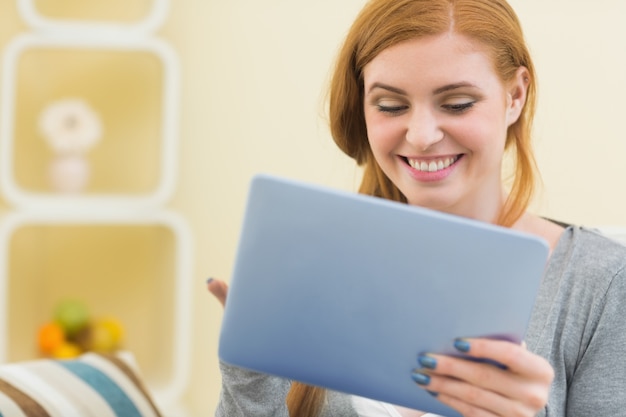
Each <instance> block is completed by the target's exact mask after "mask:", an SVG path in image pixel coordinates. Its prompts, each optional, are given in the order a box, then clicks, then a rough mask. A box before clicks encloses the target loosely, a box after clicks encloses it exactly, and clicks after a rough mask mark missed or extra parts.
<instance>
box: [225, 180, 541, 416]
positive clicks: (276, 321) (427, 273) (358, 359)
mask: <svg viewBox="0 0 626 417" xmlns="http://www.w3.org/2000/svg"><path fill="white" fill-rule="evenodd" d="M547 256H548V247H547V244H546V243H545V242H544V241H543V240H541V239H538V238H536V237H533V236H529V235H526V234H521V233H518V232H514V231H511V230H509V229H505V228H501V227H497V226H493V225H489V224H485V223H482V222H477V221H473V220H468V219H466V218H462V217H457V216H451V215H447V214H443V213H439V212H435V211H431V210H427V209H422V208H418V207H412V206H409V205H405V204H400V203H395V202H390V201H387V200H383V199H379V198H374V197H369V196H363V195H357V194H352V193H348V192H344V191H338V190H331V189H327V188H323V187H319V186H315V185H310V184H304V183H300V182H297V181H293V180H287V179H282V178H278V177H274V176H270V175H258V176H256V177H255V178H254V179H253V181H252V185H251V188H250V192H249V196H248V203H247V207H246V213H245V217H244V222H243V228H242V231H241V236H240V241H239V247H238V251H237V258H236V262H235V268H234V272H233V276H232V279H231V285H230V290H229V294H228V300H227V303H226V309H225V312H224V320H223V324H222V329H221V335H220V341H219V356H220V359H221V360H223V361H224V362H226V363H230V364H232V365H236V366H239V367H243V368H247V369H250V370H255V371H259V372H263V373H268V374H273V375H277V376H281V377H285V378H289V379H292V380H297V381H301V382H305V383H309V384H312V385H318V386H323V387H326V388H330V389H333V390H336V391H342V392H346V393H350V394H355V395H360V396H364V397H368V398H372V399H377V400H381V401H385V402H388V403H392V404H397V405H402V406H405V407H409V408H414V409H417V410H422V411H426V412H432V413H436V414H440V415H443V416H455V417H457V416H459V414H458V413H457V412H455V411H454V410H452V409H451V408H449V407H447V406H444V405H443V404H441V403H440V402H438V401H437V400H436V399H434V398H433V397H431V396H430V395H429V394H428V393H426V392H425V391H424V390H422V389H419V388H418V387H416V385H415V383H414V382H413V381H412V379H411V371H412V370H413V369H415V368H417V356H418V354H419V353H421V352H442V353H455V354H456V353H458V352H454V351H453V349H452V346H453V341H454V339H455V338H457V337H474V336H488V337H502V338H506V339H510V340H513V341H521V340H522V339H523V335H524V332H525V329H526V326H527V322H528V319H529V318H530V314H531V310H532V306H533V303H534V299H535V296H536V292H537V289H538V287H539V283H540V281H541V277H542V275H543V271H544V267H545V264H546V260H547Z"/></svg>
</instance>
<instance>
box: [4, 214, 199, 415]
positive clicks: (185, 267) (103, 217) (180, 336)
mask: <svg viewBox="0 0 626 417" xmlns="http://www.w3.org/2000/svg"><path fill="white" fill-rule="evenodd" d="M67 225H86V226H93V225H96V226H97V225H103V226H107V225H111V226H114V225H115V226H119V225H128V226H142V225H148V226H149V225H154V226H162V227H166V228H168V229H170V230H171V231H172V232H173V235H174V237H175V243H176V244H175V259H176V261H175V276H174V277H173V278H172V279H173V280H174V284H175V285H174V287H175V291H174V294H173V295H172V296H173V298H174V310H175V311H174V320H173V334H172V335H171V336H172V337H171V339H172V359H171V363H172V377H171V378H168V380H167V382H166V383H156V382H151V381H150V380H146V381H145V382H146V384H147V385H148V387H149V388H150V391H151V393H153V394H154V399H155V401H157V403H158V404H159V406H160V407H163V408H168V407H171V406H174V405H176V404H179V403H180V400H181V397H182V396H183V394H184V391H185V390H186V388H187V384H188V380H189V372H190V356H191V336H192V332H191V323H192V309H193V306H192V300H193V292H192V290H193V279H192V259H193V243H192V235H191V231H190V229H189V227H188V225H187V223H186V222H185V221H184V220H183V218H182V217H181V216H179V215H177V214H175V213H173V212H169V211H166V210H161V211H156V210H155V211H151V212H147V213H142V214H138V213H137V214H126V215H124V214H111V213H108V214H105V213H100V214H90V213H79V212H71V213H66V214H59V213H56V214H54V213H32V212H31V213H29V212H13V213H9V214H8V215H6V216H3V217H2V220H1V221H0V363H5V362H7V359H8V358H7V346H6V340H8V336H9V335H8V334H7V332H8V325H7V323H8V299H7V296H8V283H9V280H10V279H11V277H10V276H9V265H10V259H9V255H8V254H9V249H10V245H11V237H12V236H13V235H14V234H15V232H16V231H17V230H18V229H19V228H21V227H24V226H67Z"/></svg>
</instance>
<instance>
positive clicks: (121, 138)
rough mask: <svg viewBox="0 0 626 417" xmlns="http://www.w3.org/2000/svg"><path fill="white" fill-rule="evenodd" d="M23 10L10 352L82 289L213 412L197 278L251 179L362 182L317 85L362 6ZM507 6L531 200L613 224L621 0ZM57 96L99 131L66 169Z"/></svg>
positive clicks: (149, 372)
mask: <svg viewBox="0 0 626 417" xmlns="http://www.w3.org/2000/svg"><path fill="white" fill-rule="evenodd" d="M18 3H19V2H18V1H16V0H0V50H1V51H2V53H3V55H4V60H3V64H2V65H1V66H0V76H2V77H3V83H2V84H1V85H0V88H2V89H3V90H2V91H0V94H1V95H2V97H3V102H2V106H3V108H2V112H3V113H2V114H3V118H2V122H3V123H4V125H5V126H4V127H3V126H0V129H4V130H2V132H3V141H4V142H3V143H5V144H6V143H10V146H9V147H6V146H5V147H3V148H2V149H3V151H4V153H5V154H4V155H0V161H2V163H3V164H4V166H5V167H9V169H5V168H3V167H0V177H1V178H0V181H3V184H5V187H3V191H4V194H3V195H2V196H0V210H1V213H2V214H1V217H0V224H4V226H2V233H0V237H1V239H2V242H0V252H2V253H0V260H2V262H3V263H4V265H0V270H2V269H4V272H3V275H2V276H3V278H2V279H3V280H4V281H5V288H6V293H5V295H6V300H7V301H6V303H5V304H7V305H6V306H2V308H3V309H4V312H2V310H0V313H2V314H0V321H2V323H4V324H2V325H0V330H4V333H5V334H6V337H5V339H6V340H0V344H2V345H3V346H4V347H3V349H4V355H5V356H6V359H7V360H21V359H27V358H30V357H33V356H36V355H37V349H36V337H35V335H36V332H37V326H39V325H40V324H41V323H42V322H44V321H45V320H47V319H48V318H50V316H51V313H50V311H51V310H52V309H53V308H54V305H55V303H57V301H58V300H60V299H62V298H63V297H68V296H70V297H78V298H81V299H82V300H83V301H84V302H85V303H86V304H87V306H88V307H89V309H90V310H91V311H92V312H93V314H112V315H116V316H117V317H118V318H119V320H120V321H121V322H122V324H123V326H124V327H125V331H126V344H127V346H128V347H129V348H130V349H131V350H134V351H135V353H136V356H137V361H138V363H139V365H140V367H141V369H142V372H143V374H144V375H146V378H148V379H150V381H153V380H154V381H156V382H155V386H163V385H165V386H167V385H168V383H169V382H168V381H169V380H172V379H174V380H176V386H177V388H176V390H175V391H176V392H177V394H176V395H175V397H176V401H175V402H176V407H173V408H176V410H177V411H175V412H174V411H173V412H172V413H171V415H189V416H206V415H212V414H213V410H214V408H215V405H216V401H217V397H218V394H219V387H220V376H219V371H218V367H217V341H218V336H219V327H220V322H221V317H222V310H221V307H220V306H219V305H218V303H217V302H216V301H214V300H213V299H212V298H211V297H210V296H209V295H208V294H207V292H206V290H205V284H204V283H205V280H206V278H207V277H209V276H213V277H219V278H222V279H226V280H227V279H228V278H229V276H230V274H231V271H232V265H233V261H234V256H235V251H236V245H237V240H238V234H239V230H240V222H241V218H242V215H243V209H244V204H245V197H246V193H247V187H248V182H249V180H250V178H251V176H252V175H254V174H255V173H258V172H268V173H273V174H277V175H283V176H287V177H291V178H295V179H301V180H305V181H308V182H313V183H317V184H322V185H328V186H331V187H335V188H342V189H347V190H355V189H356V187H357V186H358V183H359V178H360V177H359V176H360V172H359V170H358V169H356V168H355V167H354V165H353V163H352V161H351V160H349V159H348V158H347V157H345V156H343V155H342V154H341V153H340V151H338V150H337V149H336V148H335V146H334V144H333V142H332V139H331V138H330V135H329V133H328V128H327V121H326V116H325V92H326V86H327V82H328V78H329V73H330V70H331V68H332V63H333V59H334V56H335V54H336V51H337V49H338V47H339V45H340V43H341V40H342V37H343V36H344V34H345V33H346V31H347V29H348V27H349V25H350V23H351V21H352V20H353V18H354V17H355V16H356V14H357V13H358V11H359V10H360V8H361V7H362V5H363V4H364V1H363V0H342V1H341V2H337V1H335V0H319V1H316V2H304V1H298V0H268V1H258V0H254V1H253V0H231V1H227V2H218V1H212V0H176V1H172V2H171V3H170V4H169V5H168V7H166V8H164V9H160V7H161V6H163V5H166V2H161V1H158V0H154V1H149V0H124V1H122V0H115V1H107V2H101V1H86V0H47V1H37V0H33V1H32V2H27V1H23V2H21V3H22V4H26V3H30V4H31V5H32V6H33V9H32V10H35V11H37V13H38V15H40V16H41V17H43V18H44V22H49V21H51V20H52V21H58V20H64V21H66V23H68V21H69V24H71V22H72V21H81V22H83V24H82V26H79V27H74V28H70V29H67V26H61V27H60V28H59V27H58V26H56V27H52V28H46V27H33V24H32V22H27V20H26V19H25V18H24V16H23V15H22V14H20V13H19V12H18ZM511 3H512V5H513V7H514V8H515V9H516V10H517V12H518V14H519V17H520V19H521V21H522V23H523V26H524V28H525V31H526V36H527V39H528V42H529V44H530V47H531V50H532V53H533V55H534V58H535V62H536V65H537V71H538V74H539V93H540V94H539V109H538V115H537V122H536V126H535V143H536V150H537V159H538V163H539V167H540V170H541V173H542V186H541V189H540V192H539V193H538V195H537V198H536V201H535V202H534V206H533V207H534V210H535V211H536V212H538V213H539V214H542V215H545V216H549V217H553V218H556V219H559V220H562V221H566V222H571V223H578V224H583V225H588V226H615V227H626V194H625V193H624V192H623V190H624V183H625V181H626V172H625V171H624V166H625V165H624V163H623V155H624V154H625V153H626V135H625V133H624V117H623V108H622V107H621V104H622V101H623V98H624V96H625V95H626V41H625V40H626V26H625V25H624V24H623V21H624V18H626V3H625V2H623V1H622V0H598V1H595V2H592V3H590V2H588V1H585V0H567V1H566V0H549V1H545V0H512V1H511ZM157 6H158V7H157ZM157 9H158V10H157ZM155 10H157V11H155ZM157 12H158V13H157ZM151 15H154V16H157V15H158V16H160V17H161V18H160V19H157V18H155V19H154V20H152V21H150V22H149V23H151V25H152V26H151V25H149V24H148V25H144V26H143V27H142V28H140V30H139V31H137V30H135V31H133V30H134V29H133V27H136V26H137V25H140V26H141V24H142V22H145V19H146V17H147V16H148V17H149V16H151ZM158 16H157V17H158ZM102 22H105V23H106V25H105V26H104V27H103V26H102ZM35 23H36V24H41V21H37V22H35ZM111 25H113V28H112V26H111ZM44 26H45V25H44ZM81 31H82V32H81ZM85 31H86V32H85ZM81 33H82V34H83V35H81ZM23 34H30V35H33V36H34V38H33V37H32V36H31V38H23V37H22V35H23ZM85 34H86V35H85ZM20 39H22V40H20ZM24 39H26V40H24ZM50 39H52V40H50ZM77 44H80V45H78V46H77ZM68 98H78V99H80V100H81V101H82V102H83V104H87V105H88V111H84V112H83V110H72V109H71V108H70V107H67V106H66V107H63V100H65V99H68ZM59 103H61V105H60V106H59ZM65 104H67V103H65ZM55 105H57V107H56V108H57V111H58V112H60V114H61V116H58V117H60V118H61V119H62V118H63V117H64V116H63V111H66V112H68V113H66V114H65V117H66V118H67V119H66V121H68V120H69V122H68V123H69V125H68V124H65V125H63V126H61V127H60V128H59V129H61V130H62V129H63V128H66V129H68V128H71V129H70V130H73V131H76V129H75V127H76V124H75V123H79V122H80V123H84V125H85V126H87V127H85V129H86V131H87V132H89V129H92V131H95V132H96V133H93V132H92V134H93V137H96V136H97V140H95V143H94V144H91V145H89V146H87V145H84V146H82V148H81V145H76V144H74V148H73V149H74V150H72V151H70V152H69V156H71V157H72V158H71V161H70V162H68V159H63V161H62V165H61V167H60V168H59V165H58V164H57V165H55V164H56V163H57V162H58V161H59V159H57V158H61V156H67V154H68V152H65V151H63V150H62V149H61V148H63V146H62V143H60V142H59V141H61V142H62V141H63V138H61V139H59V140H57V141H56V142H55V140H54V137H55V134H57V135H58V134H61V133H59V132H58V131H57V133H54V132H52V133H50V132H51V131H49V130H48V131H46V130H45V129H44V130H43V131H42V129H41V128H40V123H41V120H42V114H43V113H44V110H46V109H50V108H51V107H54V106H55ZM59 108H60V110H59ZM7 109H8V110H7ZM64 109H65V110H64ZM68 109H69V110H68ZM72 111H74V112H75V113H72ZM81 112H82V113H81ZM68 114H69V116H68ZM94 120H95V121H94ZM98 123H100V126H101V130H100V131H99V130H98V129H97V126H98ZM6 126H9V127H10V128H7V127H6ZM94 126H95V127H94ZM94 129H95V130H94ZM46 132H47V133H46ZM66 133H67V132H66ZM83 133H84V134H85V135H87V136H88V133H85V132H83ZM66 140H69V141H71V140H73V139H72V138H70V137H66ZM76 148H80V149H79V150H76ZM63 152H65V153H63ZM61 154H62V155H61ZM55 161H57V162H55ZM55 167H56V168H55ZM51 172H52V173H54V172H56V174H51ZM68 173H69V174H68ZM54 175H57V177H54ZM68 176H69V177H71V178H76V176H79V177H81V178H83V177H84V179H85V181H84V183H81V184H74V183H69V184H68V183H67V178H68ZM54 178H56V180H54ZM59 178H61V179H59ZM64 178H65V179H64ZM55 181H56V182H55ZM83 200H88V202H89V201H90V203H89V204H85V205H81V204H82V203H81V201H83ZM170 215H171V216H170ZM20 216H22V217H20ZM0 284H1V283H0ZM175 294H179V296H177V295H175ZM0 296H2V293H1V292H0ZM177 297H178V298H177ZM181 311H183V313H181ZM2 326H4V328H3V327H2ZM181 327H182V328H187V329H188V332H186V333H185V332H183V333H180V332H178V331H177V329H178V328H181ZM182 339H185V341H184V342H181V341H180V340H182ZM177 349H180V350H177ZM0 352H2V350H0ZM176 355H179V356H180V355H184V357H185V360H184V361H179V360H178V359H176ZM177 367H180V368H181V369H182V368H184V369H185V371H184V372H178V371H177Z"/></svg>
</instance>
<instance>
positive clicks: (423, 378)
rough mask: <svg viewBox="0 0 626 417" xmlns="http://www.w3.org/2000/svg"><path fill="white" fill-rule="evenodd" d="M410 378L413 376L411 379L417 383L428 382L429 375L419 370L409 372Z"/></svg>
mask: <svg viewBox="0 0 626 417" xmlns="http://www.w3.org/2000/svg"><path fill="white" fill-rule="evenodd" d="M411 378H413V381H415V382H416V383H417V384H419V385H428V384H430V377H429V376H428V375H425V374H422V373H419V372H413V373H412V374H411Z"/></svg>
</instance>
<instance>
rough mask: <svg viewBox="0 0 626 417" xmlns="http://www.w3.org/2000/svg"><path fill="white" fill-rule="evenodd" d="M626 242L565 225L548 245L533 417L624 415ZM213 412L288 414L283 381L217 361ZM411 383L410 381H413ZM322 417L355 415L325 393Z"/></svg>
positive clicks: (230, 416) (535, 319) (537, 313)
mask: <svg viewBox="0 0 626 417" xmlns="http://www.w3.org/2000/svg"><path fill="white" fill-rule="evenodd" d="M625 267H626V247H625V246H622V245H621V244H619V243H616V242H614V241H612V240H610V239H608V238H606V237H604V236H601V235H600V234H598V233H596V232H594V231H592V230H589V229H584V228H578V227H569V228H568V229H567V230H566V231H565V232H564V233H563V236H562V237H561V240H560V241H559V243H558V245H557V247H556V248H555V250H554V252H553V254H552V256H551V258H550V262H549V264H548V268H547V271H546V275H545V277H544V279H543V282H542V284H541V287H540V289H539V294H538V296H537V300H536V304H535V307H534V310H533V313H532V316H531V320H530V323H529V327H528V331H527V333H526V342H527V344H528V348H529V349H530V350H531V351H533V352H535V353H537V354H539V355H541V356H543V357H544V358H546V359H547V360H549V361H550V363H551V364H552V366H553V368H554V371H555V379H554V383H553V385H552V390H551V393H550V398H549V400H548V405H547V407H546V408H545V410H542V412H540V413H539V414H538V416H540V417H544V416H545V417H591V416H593V417H604V416H607V417H608V416H611V417H612V416H619V415H626V271H625ZM221 370H222V392H221V397H220V402H219V405H218V408H217V411H216V414H215V415H216V416H217V417H270V416H272V417H288V416H289V413H288V411H287V407H286V405H285V397H286V395H287V392H288V391H289V387H290V382H289V381H288V380H285V379H281V378H277V377H272V376H267V375H262V374H257V373H253V372H249V371H244V370H241V369H238V368H235V367H232V366H229V365H226V364H221ZM416 389H418V388H416ZM322 417H358V416H357V414H356V412H355V411H354V409H353V408H352V405H351V399H350V396H349V395H346V394H341V393H337V392H329V393H328V396H327V401H326V406H325V408H324V411H323V413H322Z"/></svg>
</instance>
